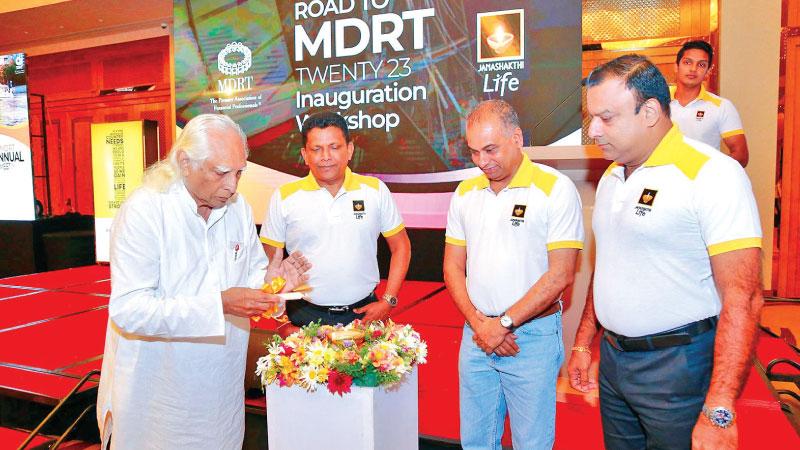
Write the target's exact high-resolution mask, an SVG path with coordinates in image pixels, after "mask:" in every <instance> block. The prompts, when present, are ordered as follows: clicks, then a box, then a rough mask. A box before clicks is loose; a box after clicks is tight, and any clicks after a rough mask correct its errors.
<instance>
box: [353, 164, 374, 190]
mask: <svg viewBox="0 0 800 450" xmlns="http://www.w3.org/2000/svg"><path fill="white" fill-rule="evenodd" d="M362 185H365V186H369V187H371V188H372V189H375V190H376V191H377V190H379V189H380V181H379V180H378V179H377V178H375V177H368V176H366V175H359V174H357V173H353V172H350V169H349V168H348V169H347V172H346V173H345V176H344V190H346V191H356V190H358V189H361V186H362Z"/></svg>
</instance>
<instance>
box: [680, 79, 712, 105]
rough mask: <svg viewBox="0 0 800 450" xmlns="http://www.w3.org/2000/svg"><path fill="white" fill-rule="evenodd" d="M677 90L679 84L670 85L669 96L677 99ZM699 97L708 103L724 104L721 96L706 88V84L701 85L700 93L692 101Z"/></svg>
mask: <svg viewBox="0 0 800 450" xmlns="http://www.w3.org/2000/svg"><path fill="white" fill-rule="evenodd" d="M677 90H678V86H675V85H672V86H670V87H669V98H671V99H672V100H675V91H677ZM697 99H700V100H705V101H707V102H708V103H711V104H713V105H714V106H719V105H721V104H722V100H721V99H720V98H719V97H717V96H715V95H713V94H711V93H710V92H708V91H707V90H706V87H705V86H704V85H702V84H701V85H700V93H699V94H697V97H695V98H694V99H693V100H692V102H693V101H695V100H697ZM689 103H691V102H689Z"/></svg>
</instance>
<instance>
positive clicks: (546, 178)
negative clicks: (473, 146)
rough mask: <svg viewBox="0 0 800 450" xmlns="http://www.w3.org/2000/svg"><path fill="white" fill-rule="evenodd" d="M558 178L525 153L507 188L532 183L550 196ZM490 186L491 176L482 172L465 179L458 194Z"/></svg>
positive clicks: (520, 186)
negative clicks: (537, 164) (488, 176)
mask: <svg viewBox="0 0 800 450" xmlns="http://www.w3.org/2000/svg"><path fill="white" fill-rule="evenodd" d="M557 180H558V178H557V177H556V176H555V175H553V174H551V173H548V172H545V171H543V170H542V169H540V168H539V167H537V166H536V165H535V164H534V163H532V162H531V160H530V159H529V158H528V155H525V154H524V153H523V155H522V162H521V163H520V165H519V167H517V171H516V172H515V173H514V177H513V178H511V182H510V183H508V186H507V188H508V189H513V188H527V187H530V186H531V185H535V186H536V187H537V188H539V189H541V190H542V192H544V193H545V195H547V196H549V195H550V192H551V191H552V190H553V186H554V185H555V184H556V181H557ZM488 187H489V178H487V177H486V174H483V173H482V174H480V175H478V176H477V177H474V178H470V179H467V180H464V181H463V182H462V183H461V185H460V186H459V189H458V194H459V195H464V194H465V193H467V192H468V191H471V190H472V189H475V188H477V189H486V188H488Z"/></svg>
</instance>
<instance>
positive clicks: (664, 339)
mask: <svg viewBox="0 0 800 450" xmlns="http://www.w3.org/2000/svg"><path fill="white" fill-rule="evenodd" d="M718 320H719V318H718V317H717V316H714V317H709V318H707V319H703V320H698V321H697V322H692V323H690V324H688V325H684V326H682V327H678V328H674V329H672V330H667V331H663V332H661V333H655V334H649V335H647V336H638V337H627V336H622V335H620V334H617V333H614V332H613V331H609V330H605V332H604V333H603V337H604V338H605V339H606V341H608V343H609V344H611V346H612V347H614V348H615V349H617V350H620V351H623V352H642V351H648V350H658V349H661V348H668V347H675V346H678V345H686V344H690V343H691V342H692V337H694V336H699V335H701V334H703V333H705V332H707V331H710V330H712V329H714V327H715V326H717V321H718Z"/></svg>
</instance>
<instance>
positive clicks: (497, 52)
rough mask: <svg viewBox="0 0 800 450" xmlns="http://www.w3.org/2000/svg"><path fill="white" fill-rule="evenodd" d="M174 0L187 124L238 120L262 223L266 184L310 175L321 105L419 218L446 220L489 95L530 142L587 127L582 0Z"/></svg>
mask: <svg viewBox="0 0 800 450" xmlns="http://www.w3.org/2000/svg"><path fill="white" fill-rule="evenodd" d="M174 5H175V11H174V12H175V28H174V33H175V40H174V42H175V58H176V61H175V70H176V73H175V88H176V102H177V105H176V111H177V118H178V122H179V125H183V124H184V123H185V122H186V121H188V120H189V119H190V118H192V117H194V116H195V115H197V114H201V113H206V112H216V113H224V114H227V115H229V116H231V117H232V118H233V119H234V120H236V121H237V122H238V123H239V124H240V125H241V126H242V128H243V129H244V130H245V132H246V133H247V135H248V137H249V143H250V147H251V154H250V158H249V159H250V163H251V167H250V169H248V173H247V176H246V177H245V178H244V179H243V181H242V186H241V190H242V191H243V192H244V193H245V195H246V196H247V197H248V200H249V201H250V203H251V204H252V205H253V208H254V210H255V211H256V220H257V221H260V220H261V218H262V216H261V214H260V212H261V211H263V209H264V207H265V205H266V203H267V201H268V200H269V194H271V190H272V189H274V188H275V187H276V186H277V185H278V184H280V183H282V182H286V181H289V180H291V179H294V178H296V177H298V176H305V175H306V174H307V173H308V169H307V168H306V167H305V164H304V163H303V160H302V158H301V156H300V147H301V136H300V128H301V126H302V123H303V120H304V119H305V117H307V116H308V114H311V113H313V112H317V111H322V110H329V111H336V112H339V113H340V114H342V115H343V116H344V117H345V119H346V120H347V123H348V124H349V126H350V128H351V130H352V134H353V136H354V143H355V147H356V150H355V153H354V156H353V160H352V161H351V164H350V167H351V168H352V169H353V170H354V171H356V172H359V173H365V174H372V175H376V176H378V177H380V178H381V179H383V180H384V181H385V182H387V184H389V187H390V188H391V190H392V191H393V192H394V193H395V194H397V195H396V196H395V197H396V198H397V199H398V202H399V203H400V206H401V211H402V212H403V215H404V218H405V219H406V223H407V224H408V225H410V226H419V227H443V226H444V215H445V213H446V208H447V203H448V201H449V195H450V193H451V192H452V190H453V189H454V188H455V185H456V183H457V182H458V181H460V180H462V179H464V178H467V177H468V176H472V175H474V174H475V173H476V169H474V168H473V164H472V162H471V160H470V157H469V152H468V151H467V149H466V145H465V142H464V134H465V117H466V114H467V113H468V112H469V110H470V109H471V108H473V107H474V106H475V105H476V104H477V103H478V102H480V101H481V100H484V99H489V98H502V99H504V100H506V101H508V102H509V103H511V104H512V105H513V106H514V107H515V108H516V109H517V111H518V113H519V115H520V120H521V123H522V128H523V134H524V137H525V145H548V144H551V143H554V142H556V141H558V140H559V139H562V138H564V137H565V136H567V135H570V134H572V133H573V132H575V131H576V130H579V129H580V126H581V117H580V97H581V95H580V92H581V91H580V77H581V59H580V57H581V36H580V14H581V3H580V1H579V0H525V1H513V0H509V1H504V2H496V1H470V0H427V1H402V2H401V1H393V0H327V1H322V0H304V1H294V2H293V1H272V0H249V1H231V2H228V3H223V4H221V3H220V2H218V1H216V0H193V1H192V2H190V3H187V2H184V1H183V0H176V1H175V3H174Z"/></svg>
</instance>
